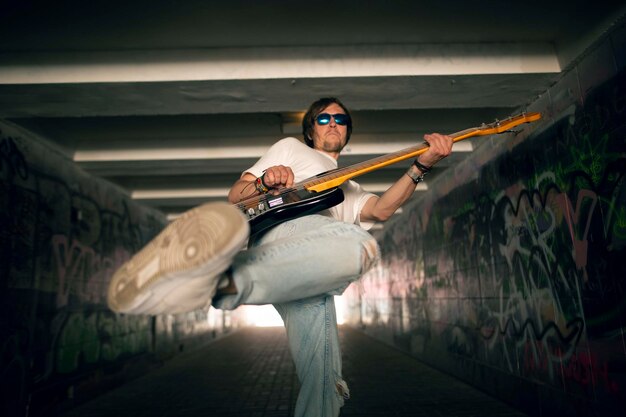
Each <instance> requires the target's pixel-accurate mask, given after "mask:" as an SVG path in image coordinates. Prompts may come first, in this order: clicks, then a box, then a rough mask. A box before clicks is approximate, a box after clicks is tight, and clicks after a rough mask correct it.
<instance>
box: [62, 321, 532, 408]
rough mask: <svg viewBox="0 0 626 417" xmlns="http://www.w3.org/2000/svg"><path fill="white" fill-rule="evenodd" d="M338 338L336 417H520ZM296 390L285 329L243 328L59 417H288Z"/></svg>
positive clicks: (420, 367) (382, 349)
mask: <svg viewBox="0 0 626 417" xmlns="http://www.w3.org/2000/svg"><path fill="white" fill-rule="evenodd" d="M340 336H341V343H342V345H343V351H344V376H345V379H346V381H347V382H348V385H349V386H350V391H351V396H352V398H351V399H350V400H348V401H347V402H346V405H345V406H344V407H343V409H342V412H341V416H342V417H348V416H359V417H367V416H399V417H400V416H401V417H409V416H410V417H413V416H429V417H430V416H459V417H470V416H481V417H522V416H526V414H524V413H521V412H520V411H517V410H515V409H513V408H511V407H508V406H507V405H506V404H503V403H502V402H500V401H498V400H496V399H493V398H492V397H489V396H488V395H486V394H484V393H482V392H480V391H478V390H476V389H474V388H472V387H470V386H469V385H467V384H465V383H463V382H461V381H459V380H456V379H454V378H452V377H450V376H448V375H446V374H443V373H441V372H438V371H436V370H434V369H432V368H430V367H428V366H425V365H424V364H422V363H420V362H419V361H417V360H415V359H414V358H411V357H410V356H408V355H405V354H403V353H401V352H399V351H397V350H395V349H393V348H391V347H389V346H386V345H384V344H382V343H380V342H378V341H376V340H374V339H371V338H370V337H368V336H366V335H364V334H362V333H360V332H358V331H356V330H354V329H351V328H347V327H342V328H341V330H340ZM298 389H299V383H298V380H297V377H296V375H295V368H294V366H293V363H292V361H291V356H290V355H289V352H288V350H287V347H286V338H285V333H284V330H283V329H282V328H245V329H242V330H239V331H237V332H236V333H234V334H232V335H229V336H227V337H224V338H222V339H220V340H217V341H215V342H213V343H211V344H209V345H207V346H205V347H203V348H201V349H199V350H196V351H194V352H190V353H187V354H184V355H182V356H179V357H177V358H175V359H172V360H171V361H169V362H167V363H166V364H165V365H164V366H163V367H162V368H160V369H158V370H155V371H153V372H151V373H149V374H148V375H145V376H143V377H141V378H138V379H135V380H133V381H130V382H128V383H126V384H125V385H123V386H122V387H120V388H118V389H116V390H113V391H111V392H109V393H107V394H104V395H102V396H100V397H98V398H96V399H94V400H92V401H90V402H88V403H86V404H83V405H81V406H78V407H76V408H74V409H72V410H69V411H68V412H66V413H65V414H63V417H78V416H80V417H105V416H106V417H109V416H133V417H142V416H151V417H158V416H176V417H184V416H194V417H196V416H224V417H231V416H233V417H234V416H238V417H239V416H242V417H243V416H245V417H257V416H258V417H287V416H291V415H293V410H294V405H295V401H296V396H297V392H298Z"/></svg>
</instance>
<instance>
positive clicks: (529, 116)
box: [476, 113, 541, 136]
mask: <svg viewBox="0 0 626 417" xmlns="http://www.w3.org/2000/svg"><path fill="white" fill-rule="evenodd" d="M539 119H541V113H522V114H518V115H516V116H511V117H509V118H507V119H504V120H496V121H495V122H493V123H489V124H484V123H483V125H482V126H480V127H478V128H477V129H478V131H477V132H476V134H477V135H481V136H482V135H493V134H496V133H504V132H507V131H509V130H511V129H512V128H514V127H515V126H519V125H521V124H522V123H530V122H535V121H537V120H539Z"/></svg>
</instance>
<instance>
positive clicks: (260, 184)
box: [254, 174, 270, 194]
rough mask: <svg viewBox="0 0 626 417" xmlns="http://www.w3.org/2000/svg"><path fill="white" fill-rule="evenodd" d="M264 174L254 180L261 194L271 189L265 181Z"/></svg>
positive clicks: (255, 186)
mask: <svg viewBox="0 0 626 417" xmlns="http://www.w3.org/2000/svg"><path fill="white" fill-rule="evenodd" d="M264 175H265V174H263V175H261V176H260V177H259V178H257V179H256V180H254V188H256V190H257V191H258V192H260V193H261V194H267V192H268V191H269V190H270V189H269V188H267V186H266V185H265V183H263V176H264Z"/></svg>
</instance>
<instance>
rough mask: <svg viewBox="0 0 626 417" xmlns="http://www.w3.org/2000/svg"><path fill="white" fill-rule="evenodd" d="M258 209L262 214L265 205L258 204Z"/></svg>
mask: <svg viewBox="0 0 626 417" xmlns="http://www.w3.org/2000/svg"><path fill="white" fill-rule="evenodd" d="M257 208H258V209H259V212H261V213H262V212H264V211H265V203H259V206H258V207H257Z"/></svg>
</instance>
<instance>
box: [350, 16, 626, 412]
mask: <svg viewBox="0 0 626 417" xmlns="http://www.w3.org/2000/svg"><path fill="white" fill-rule="evenodd" d="M624 32H626V31H625V30H624V27H623V26H622V28H621V29H618V30H615V31H614V33H612V34H611V35H610V36H607V37H606V38H605V39H604V40H603V41H601V42H600V43H599V45H598V46H597V47H596V48H595V49H594V50H593V51H591V52H590V53H588V54H587V55H586V56H585V57H584V58H583V59H582V60H581V61H580V62H579V63H578V64H577V65H576V66H575V67H574V68H572V69H571V70H570V71H568V72H567V73H566V74H565V75H564V77H563V78H562V79H561V80H560V81H559V82H558V83H557V84H556V85H555V86H554V87H553V88H552V89H551V90H550V91H548V92H546V94H544V95H542V97H540V98H539V99H538V100H537V101H536V102H534V103H533V104H532V105H531V106H530V108H529V110H530V111H540V112H542V113H543V115H544V119H543V120H542V121H541V122H540V123H538V124H537V125H532V126H527V127H526V128H525V129H524V130H523V131H522V132H520V133H518V134H517V135H515V134H509V135H508V136H506V137H494V138H492V139H488V140H487V141H486V142H485V143H482V145H481V144H479V142H478V141H477V142H475V143H476V145H477V146H478V148H477V150H476V151H475V152H474V154H473V155H472V156H471V157H470V158H469V159H468V160H466V161H464V162H463V163H462V164H461V165H459V166H458V167H456V168H455V169H452V170H450V171H452V172H450V173H449V174H446V175H445V177H444V178H441V179H438V180H437V182H435V183H433V184H430V183H429V189H430V190H432V191H429V192H428V194H427V195H426V196H425V197H424V198H422V199H420V200H419V201H416V202H415V203H413V204H412V205H409V206H408V207H407V208H406V209H405V210H404V213H403V214H402V216H399V218H398V219H396V220H394V221H393V222H392V223H391V224H390V225H389V227H386V228H385V231H384V233H383V234H382V235H381V236H380V238H379V241H380V243H381V247H382V251H383V254H384V255H383V261H382V263H381V265H379V266H378V268H377V269H376V270H375V271H373V272H371V273H370V274H369V275H367V276H366V277H365V278H364V279H363V281H362V283H361V284H360V285H357V286H353V287H351V288H350V289H349V293H348V295H347V296H348V297H349V302H348V303H349V305H350V308H349V321H350V322H352V323H353V324H358V325H360V326H362V327H363V328H365V330H366V331H367V332H369V333H370V334H372V335H374V336H375V337H377V338H380V339H382V340H385V341H386V342H388V343H391V344H393V345H395V346H397V347H399V348H401V349H404V350H406V351H408V352H410V353H411V354H413V355H415V356H417V357H418V358H420V359H423V360H424V361H426V362H428V363H429V364H432V365H433V366H435V367H437V368H440V369H443V370H445V371H447V372H450V373H452V374H454V375H456V376H458V377H460V378H462V379H464V380H466V381H469V382H470V383H472V384H473V385H474V386H476V387H478V388H480V389H483V390H485V391H487V392H489V393H491V394H493V395H495V396H498V397H500V398H502V399H503V400H505V401H507V402H510V403H512V404H514V405H517V406H519V407H520V408H522V409H524V410H525V411H527V412H529V413H531V414H533V415H617V414H615V412H616V411H618V410H620V411H619V412H620V415H621V413H622V412H623V410H624V409H625V406H626V348H625V346H626V345H625V343H624V326H625V321H626V266H625V265H626V264H624V263H623V262H622V261H623V260H624V259H626V184H624V173H625V172H626V69H624V54H625V53H624V44H625V42H624V38H625V37H624ZM620 48H621V49H620ZM616 63H617V65H616ZM479 140H482V139H479Z"/></svg>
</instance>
